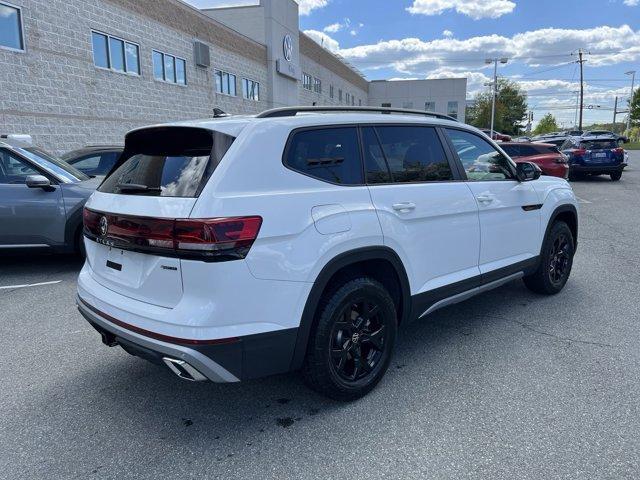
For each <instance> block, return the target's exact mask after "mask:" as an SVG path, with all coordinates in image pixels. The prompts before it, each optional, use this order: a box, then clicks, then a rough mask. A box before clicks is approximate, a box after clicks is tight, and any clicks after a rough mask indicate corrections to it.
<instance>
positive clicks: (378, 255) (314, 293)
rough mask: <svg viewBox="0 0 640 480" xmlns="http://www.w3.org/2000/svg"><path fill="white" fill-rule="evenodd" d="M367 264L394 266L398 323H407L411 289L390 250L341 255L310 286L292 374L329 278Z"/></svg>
mask: <svg viewBox="0 0 640 480" xmlns="http://www.w3.org/2000/svg"><path fill="white" fill-rule="evenodd" d="M367 260H385V261H388V262H389V263H390V264H391V265H392V266H393V268H394V270H395V272H396V274H397V276H398V279H399V281H400V302H401V307H402V318H400V319H399V320H400V323H401V324H402V323H405V324H406V323H408V322H406V321H405V320H407V319H408V318H409V317H410V315H411V289H410V286H409V279H408V277H407V272H406V270H405V268H404V264H403V263H402V260H401V259H400V257H399V256H398V254H397V253H396V252H395V251H394V250H392V249H391V248H389V247H385V246H376V247H363V248H357V249H354V250H349V251H347V252H344V253H341V254H340V255H338V256H336V257H335V258H333V259H331V260H330V261H329V262H328V263H327V264H326V265H325V266H324V267H323V268H322V270H321V271H320V273H319V274H318V276H317V278H316V280H315V282H314V283H313V287H312V288H311V292H310V293H309V295H308V297H307V301H306V303H305V306H304V310H303V312H302V318H301V319H300V327H299V328H298V336H297V339H296V346H295V351H294V354H293V358H292V361H291V370H298V369H300V368H301V367H302V364H303V362H304V357H305V354H306V351H307V345H308V344H309V336H310V335H311V330H312V328H313V324H314V320H315V314H316V310H317V307H318V304H319V303H320V298H321V296H322V293H323V292H324V290H325V288H326V287H327V285H328V284H329V280H330V279H331V277H333V276H334V275H335V274H336V273H337V272H338V271H340V270H342V269H343V268H345V267H348V266H350V265H354V264H357V263H361V262H365V261H367Z"/></svg>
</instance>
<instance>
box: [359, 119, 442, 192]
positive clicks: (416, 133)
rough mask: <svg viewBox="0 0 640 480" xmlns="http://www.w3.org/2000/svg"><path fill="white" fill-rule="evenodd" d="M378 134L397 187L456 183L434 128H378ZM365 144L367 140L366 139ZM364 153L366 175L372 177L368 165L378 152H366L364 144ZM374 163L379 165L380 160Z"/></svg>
mask: <svg viewBox="0 0 640 480" xmlns="http://www.w3.org/2000/svg"><path fill="white" fill-rule="evenodd" d="M375 131H376V133H377V137H378V139H379V142H380V149H381V151H382V154H383V155H384V160H386V163H387V165H388V170H389V173H390V175H391V179H392V181H393V182H394V183H411V182H434V181H446V180H453V172H452V171H451V166H450V165H449V161H448V159H447V155H446V153H445V151H444V148H443V147H442V143H441V142H440V139H439V138H438V134H437V132H436V130H435V128H433V127H423V126H379V127H375ZM364 140H367V138H366V135H365V138H364ZM365 150H366V151H367V152H366V153H367V154H368V155H367V156H365V158H366V159H367V165H368V166H367V172H368V173H369V172H371V173H373V171H372V167H370V166H369V165H371V164H372V159H374V158H375V148H372V147H371V146H369V147H368V148H367V146H366V143H365ZM374 162H375V163H378V164H379V163H380V162H379V160H374ZM383 173H384V172H383ZM374 178H375V177H374ZM373 183H375V182H373Z"/></svg>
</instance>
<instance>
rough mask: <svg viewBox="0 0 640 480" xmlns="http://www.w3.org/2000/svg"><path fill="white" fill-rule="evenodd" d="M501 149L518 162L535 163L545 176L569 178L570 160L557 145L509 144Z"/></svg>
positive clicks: (505, 144)
mask: <svg viewBox="0 0 640 480" xmlns="http://www.w3.org/2000/svg"><path fill="white" fill-rule="evenodd" d="M500 147H502V149H503V150H504V151H505V152H506V153H507V154H508V155H509V156H510V157H511V158H512V159H513V160H514V161H516V162H532V163H535V164H536V165H538V166H539V167H540V169H541V170H542V173H543V174H545V175H550V176H553V177H560V178H568V177H569V164H568V159H567V157H566V156H565V155H564V154H563V153H562V152H561V151H560V150H559V149H558V147H556V146H555V145H552V144H550V143H516V142H508V143H502V144H500Z"/></svg>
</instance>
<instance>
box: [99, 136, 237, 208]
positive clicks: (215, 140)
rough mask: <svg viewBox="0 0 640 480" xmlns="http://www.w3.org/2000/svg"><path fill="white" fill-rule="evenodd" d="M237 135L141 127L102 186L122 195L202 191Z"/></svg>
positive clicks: (194, 194) (183, 194) (190, 194)
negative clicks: (144, 128) (143, 128)
mask: <svg viewBox="0 0 640 480" xmlns="http://www.w3.org/2000/svg"><path fill="white" fill-rule="evenodd" d="M234 140H235V138H234V137H232V136H229V135H225V134H223V133H220V132H215V131H210V130H205V129H199V128H188V127H168V128H167V127H162V128H156V129H148V130H140V131H137V132H133V133H131V134H129V135H128V136H127V141H126V146H125V150H124V152H123V153H122V156H121V158H120V160H119V161H118V163H117V164H116V165H115V169H114V170H113V171H112V173H111V174H110V175H109V176H108V177H107V178H106V179H105V181H104V182H103V183H102V185H101V186H100V187H99V188H98V190H99V191H100V192H105V193H115V194H121V195H148V196H158V197H186V198H193V197H197V196H199V195H200V192H201V191H202V189H203V188H204V186H205V185H206V183H207V181H208V180H209V178H210V177H211V174H212V173H213V172H214V171H215V169H216V167H217V166H218V164H219V163H220V161H222V158H223V157H224V155H225V154H226V153H227V151H228V150H229V148H230V147H231V145H232V144H233V141H234Z"/></svg>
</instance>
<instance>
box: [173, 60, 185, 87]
mask: <svg viewBox="0 0 640 480" xmlns="http://www.w3.org/2000/svg"><path fill="white" fill-rule="evenodd" d="M176 82H177V83H179V84H181V85H186V84H187V63H186V62H185V61H184V60H182V59H181V58H176Z"/></svg>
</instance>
